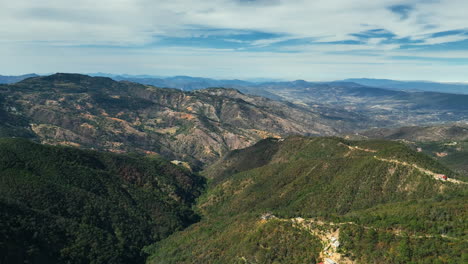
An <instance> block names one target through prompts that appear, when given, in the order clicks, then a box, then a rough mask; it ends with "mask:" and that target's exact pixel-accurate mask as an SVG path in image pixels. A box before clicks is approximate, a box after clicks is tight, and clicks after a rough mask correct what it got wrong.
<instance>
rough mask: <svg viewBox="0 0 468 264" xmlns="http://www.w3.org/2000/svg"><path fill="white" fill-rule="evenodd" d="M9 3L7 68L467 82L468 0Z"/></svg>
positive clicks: (0, 30)
mask: <svg viewBox="0 0 468 264" xmlns="http://www.w3.org/2000/svg"><path fill="white" fill-rule="evenodd" d="M72 3H73V4H70V2H68V1H63V0H43V1H34V0H15V1H4V3H2V9H0V25H2V27H0V36H2V37H1V39H0V57H1V58H2V60H0V74H3V75H5V74H22V73H29V72H36V73H50V72H81V73H91V72H108V73H116V74H118V73H128V74H151V75H166V76H170V75H192V76H203V77H211V78H257V77H264V78H274V79H286V80H287V79H289V80H293V79H306V80H311V81H319V80H336V79H344V78H354V77H368V78H390V79H402V80H433V81H447V82H449V81H450V82H451V81H453V82H456V81H463V82H468V18H467V16H466V10H468V1H466V0H404V1H403V0H378V1H377V0H376V1H369V0H315V1H310V0H287V1H283V0H210V1H208V0H199V1H189V0H171V1H166V0H152V1H150V0H94V1H91V0H76V1H73V2H72Z"/></svg>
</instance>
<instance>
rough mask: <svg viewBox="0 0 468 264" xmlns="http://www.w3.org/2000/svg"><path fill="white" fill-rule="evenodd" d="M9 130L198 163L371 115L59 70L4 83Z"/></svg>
mask: <svg viewBox="0 0 468 264" xmlns="http://www.w3.org/2000/svg"><path fill="white" fill-rule="evenodd" d="M0 102H1V104H2V107H1V109H2V110H1V112H0V118H2V119H3V120H5V122H3V123H2V124H1V126H0V127H1V131H2V134H4V135H7V136H8V135H14V134H15V133H18V131H20V132H21V133H22V134H25V135H27V136H35V137H36V138H37V139H38V140H39V141H41V142H43V143H49V144H62V145H72V146H80V147H85V148H93V149H98V150H107V151H112V152H139V153H145V154H148V153H158V154H161V155H163V156H165V157H167V158H170V159H181V160H185V161H190V162H191V163H192V164H194V165H195V166H201V165H203V164H205V163H210V162H213V161H215V160H216V159H218V158H219V157H221V156H222V155H224V154H225V153H226V152H227V151H229V150H232V149H237V148H242V147H246V146H249V145H251V144H253V143H255V142H257V141H258V140H260V139H262V138H266V137H270V136H273V137H278V136H283V135H289V134H302V135H334V134H337V133H339V132H344V131H350V130H352V129H355V128H358V127H361V128H364V127H365V126H366V124H367V122H368V119H367V118H365V117H363V116H361V115H359V114H353V113H350V112H347V111H336V110H333V109H328V108H326V107H324V108H323V109H321V110H314V109H308V108H305V107H300V106H297V105H293V104H290V103H285V102H278V101H273V100H270V99H266V98H262V97H256V96H249V95H245V94H242V93H240V92H238V91H237V90H233V89H218V88H213V89H205V90H198V91H194V92H183V91H180V90H176V89H162V88H156V87H153V86H147V85H141V84H135V83H130V82H116V81H114V80H112V79H109V78H103V77H89V76H86V75H79V74H55V75H51V76H45V77H35V78H29V79H26V80H24V81H21V82H19V83H16V84H11V85H3V86H0Z"/></svg>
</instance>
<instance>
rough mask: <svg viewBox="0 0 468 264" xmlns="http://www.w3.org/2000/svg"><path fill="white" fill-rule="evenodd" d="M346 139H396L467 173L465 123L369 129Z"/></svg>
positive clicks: (466, 129)
mask: <svg viewBox="0 0 468 264" xmlns="http://www.w3.org/2000/svg"><path fill="white" fill-rule="evenodd" d="M348 137H349V138H353V137H354V138H366V139H368V138H374V139H376V138H378V139H389V140H400V141H403V142H404V143H405V144H407V145H409V146H410V147H412V148H413V149H414V150H417V151H420V152H423V153H425V154H427V155H429V156H432V157H433V158H434V159H437V160H439V161H440V162H441V163H442V164H445V165H446V166H449V167H450V168H452V169H454V170H458V171H461V172H464V173H468V162H467V158H468V124H467V123H455V124H446V125H439V126H422V127H421V126H412V127H402V128H381V129H371V130H368V131H363V132H359V133H357V134H353V135H349V136H348Z"/></svg>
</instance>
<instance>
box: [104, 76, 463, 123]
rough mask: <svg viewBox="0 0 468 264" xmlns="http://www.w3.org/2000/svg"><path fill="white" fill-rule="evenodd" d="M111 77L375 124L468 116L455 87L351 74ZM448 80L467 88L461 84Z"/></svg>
mask: <svg viewBox="0 0 468 264" xmlns="http://www.w3.org/2000/svg"><path fill="white" fill-rule="evenodd" d="M113 78H115V79H117V80H127V81H132V82H137V83H143V84H150V85H156V86H159V87H171V88H177V89H182V90H196V89H204V88H208V87H225V88H235V89H237V90H239V91H241V92H243V93H245V94H251V95H257V96H263V97H267V98H270V99H273V100H279V101H287V102H292V103H294V104H296V105H302V106H306V107H309V108H310V107H312V108H315V110H318V109H317V108H320V107H323V106H328V108H329V109H335V110H339V111H350V112H355V113H359V114H361V115H367V116H368V117H369V118H373V119H374V121H375V122H377V123H378V124H377V126H381V125H382V124H384V123H385V124H386V126H404V125H410V124H431V123H443V122H450V121H464V120H468V106H467V105H468V104H466V102H467V100H468V99H467V98H468V97H467V96H468V94H466V95H462V96H461V97H458V96H457V95H455V94H450V93H448V92H453V91H455V90H453V89H452V90H442V89H439V90H440V91H442V92H429V91H425V89H422V90H418V89H408V90H398V89H390V88H379V87H375V86H372V85H371V84H373V83H369V85H363V84H359V83H357V82H352V81H351V79H350V80H345V81H335V82H307V81H304V80H296V81H286V82H263V83H253V82H246V81H240V80H213V79H208V78H195V77H188V76H178V77H171V78H164V79H158V78H120V77H113ZM359 80H360V79H359ZM368 80H369V79H368ZM434 85H436V84H434ZM440 85H445V84H440ZM448 86H453V87H457V88H460V89H462V90H463V89H465V88H463V87H464V86H463V85H455V84H453V85H448ZM426 90H427V89H426ZM457 91H459V90H457ZM460 91H461V90H460Z"/></svg>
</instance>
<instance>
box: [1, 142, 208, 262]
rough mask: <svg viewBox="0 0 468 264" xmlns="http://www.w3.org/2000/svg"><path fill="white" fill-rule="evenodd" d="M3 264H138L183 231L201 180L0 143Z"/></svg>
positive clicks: (164, 167)
mask: <svg viewBox="0 0 468 264" xmlns="http://www.w3.org/2000/svg"><path fill="white" fill-rule="evenodd" d="M0 182H1V184H0V219H1V221H0V237H1V239H0V263H143V262H144V260H145V256H144V254H142V253H141V249H142V247H143V246H145V245H148V244H149V243H152V242H155V241H158V240H161V239H163V238H165V237H167V236H168V235H169V234H171V233H173V232H174V231H176V230H180V229H183V228H184V227H186V226H188V225H190V224H191V223H193V222H196V221H198V218H199V216H197V214H196V213H194V212H193V211H192V210H191V205H192V203H193V202H194V200H195V198H196V197H198V196H199V195H200V193H201V192H202V190H203V188H204V182H205V181H204V179H203V178H202V177H200V176H197V175H194V174H192V173H191V172H189V171H187V170H186V169H183V168H179V167H177V166H175V165H173V164H171V163H169V162H167V161H164V160H162V159H160V158H157V157H151V158H136V157H131V156H125V155H117V154H111V153H98V152H93V151H84V150H78V149H75V148H70V147H57V146H45V145H40V144H37V143H32V142H30V141H28V140H25V139H0Z"/></svg>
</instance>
